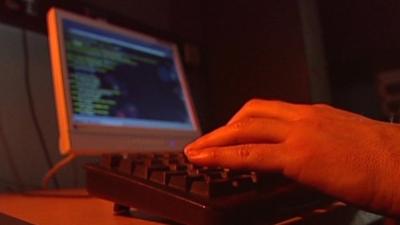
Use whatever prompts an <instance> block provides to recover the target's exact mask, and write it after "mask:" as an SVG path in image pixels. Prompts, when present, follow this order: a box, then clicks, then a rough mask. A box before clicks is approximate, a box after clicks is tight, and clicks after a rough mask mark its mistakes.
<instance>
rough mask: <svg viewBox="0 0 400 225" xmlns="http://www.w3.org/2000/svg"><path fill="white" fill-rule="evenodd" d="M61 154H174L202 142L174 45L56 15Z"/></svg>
mask: <svg viewBox="0 0 400 225" xmlns="http://www.w3.org/2000/svg"><path fill="white" fill-rule="evenodd" d="M48 30H49V43H50V53H51V59H52V68H53V81H54V89H55V95H56V105H57V113H58V124H59V128H60V129H59V132H60V149H61V151H62V152H63V153H67V152H70V151H74V152H76V153H81V154H97V153H104V152H140V151H168V150H170V151H176V150H182V148H183V146H184V145H185V144H186V143H188V142H190V141H191V140H193V139H194V138H196V137H197V136H199V134H200V128H199V125H198V123H197V119H196V114H195V110H194V107H193V103H192V100H191V97H190V94H189V90H188V87H187V84H186V81H185V77H184V72H183V69H182V65H181V63H180V58H179V54H178V50H177V47H176V45H175V44H174V43H170V42H166V41H163V40H160V39H158V38H155V37H152V36H148V35H144V34H141V33H139V32H136V31H132V30H126V29H123V28H120V27H118V26H115V25H111V24H108V23H106V22H104V21H97V20H94V19H90V18H86V17H82V16H79V15H75V14H73V13H70V12H66V11H63V10H60V9H55V8H52V9H51V10H50V11H49V13H48Z"/></svg>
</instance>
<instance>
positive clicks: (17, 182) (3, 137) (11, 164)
mask: <svg viewBox="0 0 400 225" xmlns="http://www.w3.org/2000/svg"><path fill="white" fill-rule="evenodd" d="M2 121H3V114H2V112H1V111H0V142H1V144H2V145H3V148H4V151H5V153H6V159H7V162H8V166H9V168H10V170H11V173H12V174H13V176H14V179H15V186H16V187H17V189H18V191H23V190H24V189H25V185H24V183H23V182H22V178H21V175H20V173H19V171H18V168H17V164H16V163H15V161H14V158H13V156H12V153H11V148H10V145H9V144H8V141H7V138H6V135H5V132H4V131H3V126H2Z"/></svg>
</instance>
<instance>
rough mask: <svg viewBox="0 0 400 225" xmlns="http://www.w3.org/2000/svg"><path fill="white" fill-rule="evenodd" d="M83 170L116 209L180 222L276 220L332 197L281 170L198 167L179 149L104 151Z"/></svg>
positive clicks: (195, 224)
mask: <svg viewBox="0 0 400 225" xmlns="http://www.w3.org/2000/svg"><path fill="white" fill-rule="evenodd" d="M86 171H87V190H88V192H89V193H90V194H92V195H94V196H97V197H100V198H104V199H107V200H111V201H113V202H114V203H115V207H114V210H115V211H116V212H117V213H118V212H120V213H121V212H123V213H127V212H129V211H130V209H132V208H135V209H138V210H140V211H142V212H145V213H147V214H151V215H155V216H158V217H162V218H166V219H168V220H170V221H174V222H177V223H181V224H191V225H213V224H275V223H277V222H279V221H282V220H285V219H287V218H291V217H293V216H296V215H300V214H304V213H307V212H310V211H312V210H313V209H315V208H316V207H321V206H322V205H328V204H330V203H331V200H330V199H329V198H328V197H326V196H324V195H322V194H320V193H318V192H316V191H313V190H310V189H308V188H306V187H304V186H302V185H300V184H298V183H296V182H293V181H291V180H289V179H287V178H284V177H283V176H281V175H280V174H274V173H259V172H256V171H236V170H230V169H224V168H211V167H202V166H198V165H194V164H192V163H190V162H189V161H188V160H187V159H186V157H185V156H184V155H183V154H179V153H163V154H128V155H104V156H103V157H102V159H101V161H100V162H99V163H98V164H89V165H87V166H86Z"/></svg>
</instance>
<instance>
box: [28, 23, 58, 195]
mask: <svg viewBox="0 0 400 225" xmlns="http://www.w3.org/2000/svg"><path fill="white" fill-rule="evenodd" d="M22 49H23V55H24V75H25V87H26V92H27V96H28V104H29V110H30V112H31V115H32V120H33V123H34V126H35V129H36V131H37V135H38V138H39V142H40V145H41V147H42V150H43V154H44V157H45V159H46V162H47V165H48V167H49V169H50V168H53V162H52V161H51V157H50V153H49V150H48V148H47V146H46V142H45V140H44V135H43V132H42V129H41V128H40V126H39V120H38V117H37V115H36V111H35V108H34V107H35V106H34V100H33V96H32V90H31V83H30V78H29V49H28V40H27V37H26V31H25V29H22ZM54 185H55V187H56V188H59V187H60V185H59V183H58V180H57V179H56V178H54Z"/></svg>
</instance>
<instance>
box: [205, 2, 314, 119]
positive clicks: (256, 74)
mask: <svg viewBox="0 0 400 225" xmlns="http://www.w3.org/2000/svg"><path fill="white" fill-rule="evenodd" d="M203 10H204V11H203V16H204V18H205V25H204V39H205V40H204V41H205V48H206V52H205V54H206V57H207V62H206V64H207V65H206V67H207V74H208V79H209V82H208V84H209V85H208V89H207V90H208V92H209V94H210V100H209V101H210V105H209V106H210V107H209V109H210V110H211V111H210V114H212V116H213V125H214V126H215V125H221V124H223V123H225V122H226V121H227V120H228V119H229V118H230V117H231V116H232V115H233V114H234V113H235V112H236V111H237V110H238V109H239V108H240V107H241V106H242V104H244V103H245V102H246V101H247V100H249V99H251V98H254V97H258V98H267V99H281V100H286V101H291V102H311V96H310V86H309V79H310V78H309V69H308V64H307V63H308V62H307V59H306V56H305V49H304V48H305V47H304V40H303V33H302V24H301V19H300V15H299V6H298V4H297V2H296V1H290V0H284V1H254V2H247V1H207V4H206V5H205V7H204V8H203Z"/></svg>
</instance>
